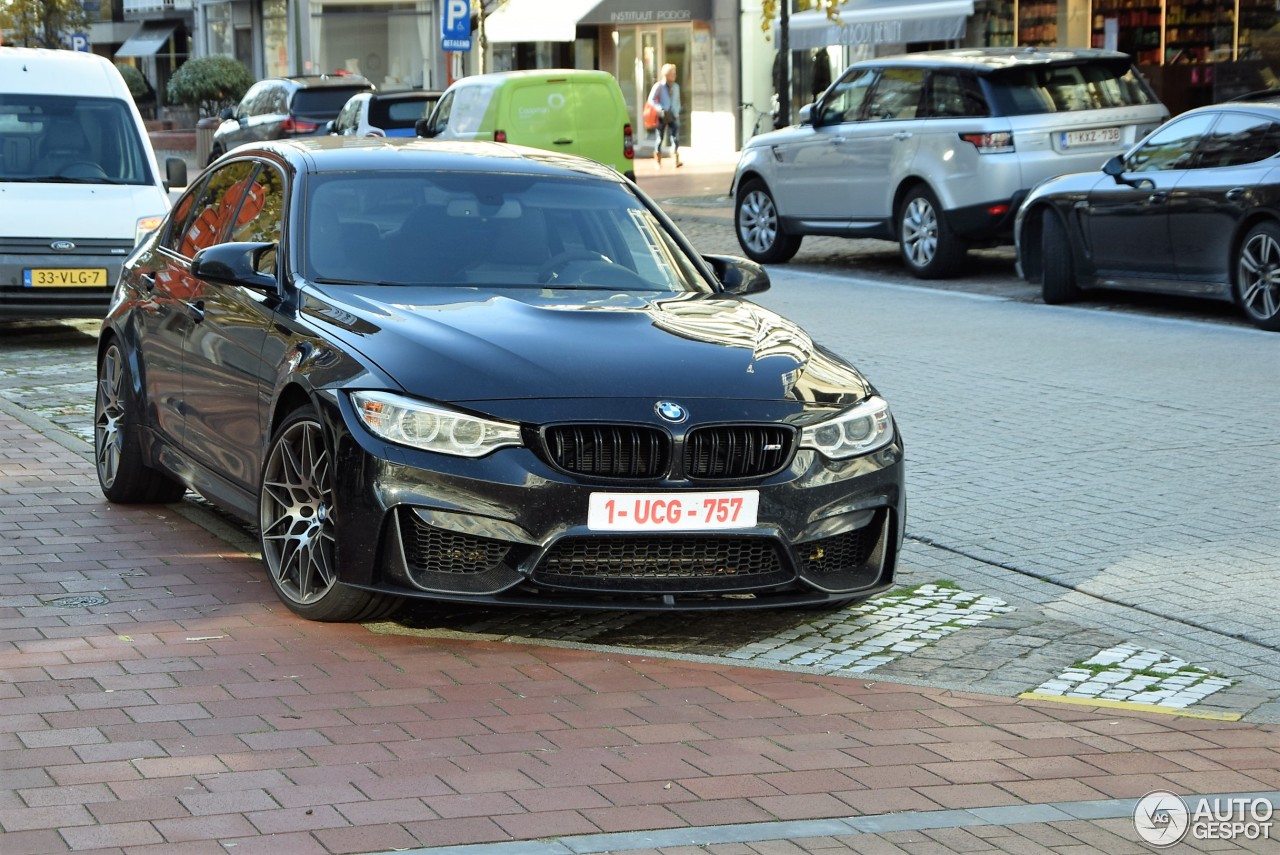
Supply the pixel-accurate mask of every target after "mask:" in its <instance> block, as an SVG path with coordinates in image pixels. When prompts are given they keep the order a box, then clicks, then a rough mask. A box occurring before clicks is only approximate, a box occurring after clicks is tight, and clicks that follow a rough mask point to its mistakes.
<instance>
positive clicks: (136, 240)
mask: <svg viewBox="0 0 1280 855" xmlns="http://www.w3.org/2000/svg"><path fill="white" fill-rule="evenodd" d="M162 222H164V217H163V216H161V215H159V214H157V215H156V216H154V217H139V218H138V224H137V225H136V226H134V229H133V245H134V246H137V245H138V244H140V243H142V239H143V238H145V237H146V236H147V235H149V234H151V233H152V232H154V231H155V230H156V229H158V228H160V224H161V223H162Z"/></svg>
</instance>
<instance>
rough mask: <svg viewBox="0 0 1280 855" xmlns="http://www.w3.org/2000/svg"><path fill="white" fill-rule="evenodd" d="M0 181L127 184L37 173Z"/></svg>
mask: <svg viewBox="0 0 1280 855" xmlns="http://www.w3.org/2000/svg"><path fill="white" fill-rule="evenodd" d="M0 181H8V182H11V183H14V184H127V183H128V182H127V181H118V180H116V179H114V178H68V177H66V176H65V175H38V176H23V177H21V178H18V177H16V176H14V177H0Z"/></svg>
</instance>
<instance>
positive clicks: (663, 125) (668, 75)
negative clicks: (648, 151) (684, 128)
mask: <svg viewBox="0 0 1280 855" xmlns="http://www.w3.org/2000/svg"><path fill="white" fill-rule="evenodd" d="M649 103H650V104H652V105H653V106H654V107H656V108H657V110H658V144H657V145H656V146H655V147H654V149H653V159H654V161H655V162H656V163H657V164H658V166H659V167H661V166H662V147H663V146H664V145H666V144H667V140H668V139H670V140H671V148H672V150H673V151H674V153H675V156H676V166H677V167H680V166H684V164H683V163H681V162H680V84H679V83H676V67H675V66H674V65H672V64H671V63H669V62H668V63H667V64H666V65H664V66H662V79H661V80H659V81H658V82H656V83H654V84H653V88H652V89H650V90H649Z"/></svg>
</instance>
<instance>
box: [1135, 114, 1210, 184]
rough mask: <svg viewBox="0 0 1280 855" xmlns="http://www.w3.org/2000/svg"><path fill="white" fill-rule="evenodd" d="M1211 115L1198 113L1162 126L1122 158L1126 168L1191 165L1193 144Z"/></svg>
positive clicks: (1141, 169)
mask: <svg viewBox="0 0 1280 855" xmlns="http://www.w3.org/2000/svg"><path fill="white" fill-rule="evenodd" d="M1214 118H1215V116H1214V115H1213V114H1212V113H1200V114H1198V115H1195V116H1187V117H1186V118H1185V119H1179V120H1178V121H1176V122H1173V123H1172V124H1169V125H1165V126H1164V127H1163V128H1161V129H1160V130H1158V131H1156V132H1155V133H1153V134H1152V135H1151V136H1149V137H1147V139H1146V141H1144V142H1143V143H1142V145H1140V146H1138V148H1137V149H1136V150H1134V151H1133V152H1132V153H1131V154H1130V155H1129V156H1128V157H1127V158H1125V164H1124V166H1125V171H1126V172H1161V171H1165V170H1170V169H1190V168H1192V159H1193V158H1194V157H1195V153H1196V145H1197V144H1198V143H1199V142H1200V140H1201V139H1202V138H1203V137H1204V135H1205V133H1206V132H1207V131H1208V130H1209V126H1210V125H1211V124H1213V120H1214Z"/></svg>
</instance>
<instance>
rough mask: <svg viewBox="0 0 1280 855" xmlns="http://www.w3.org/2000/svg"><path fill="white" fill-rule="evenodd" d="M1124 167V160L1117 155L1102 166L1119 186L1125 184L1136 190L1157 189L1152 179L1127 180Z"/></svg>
mask: <svg viewBox="0 0 1280 855" xmlns="http://www.w3.org/2000/svg"><path fill="white" fill-rule="evenodd" d="M1124 166H1125V164H1124V158H1123V157H1121V156H1120V155H1118V154H1117V155H1115V156H1114V157H1112V158H1110V159H1108V160H1107V162H1106V163H1104V164H1102V171H1103V172H1104V173H1106V174H1107V175H1110V176H1111V177H1112V178H1114V179H1115V181H1116V183H1117V184H1125V185H1127V186H1129V187H1132V188H1134V189H1135V190H1154V189H1156V183H1155V182H1154V181H1152V180H1151V179H1150V178H1136V179H1135V178H1125V176H1124Z"/></svg>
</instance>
